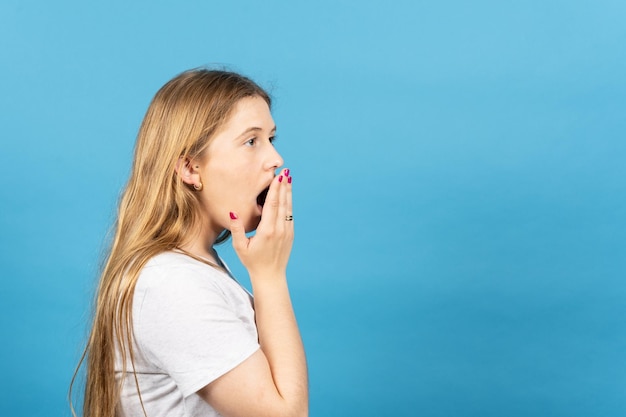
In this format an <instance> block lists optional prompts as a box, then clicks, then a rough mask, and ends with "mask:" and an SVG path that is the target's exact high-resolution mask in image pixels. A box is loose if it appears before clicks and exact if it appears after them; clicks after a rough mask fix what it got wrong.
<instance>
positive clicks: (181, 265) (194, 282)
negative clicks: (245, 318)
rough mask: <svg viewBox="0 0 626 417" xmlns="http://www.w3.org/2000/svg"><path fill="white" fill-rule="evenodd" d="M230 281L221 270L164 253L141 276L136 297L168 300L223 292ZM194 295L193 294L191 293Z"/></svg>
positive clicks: (186, 257)
mask: <svg viewBox="0 0 626 417" xmlns="http://www.w3.org/2000/svg"><path fill="white" fill-rule="evenodd" d="M228 280H231V278H230V277H229V276H228V275H226V273H225V272H224V271H222V270H220V269H217V268H214V267H212V266H210V265H207V264H205V263H202V262H199V261H196V260H195V259H193V258H190V257H188V256H186V255H184V254H182V253H177V252H163V253H161V254H159V255H156V256H154V257H153V258H151V259H150V260H149V261H148V262H147V263H146V265H145V266H144V267H143V268H142V270H141V272H140V273H139V278H138V281H137V285H136V288H135V292H136V294H142V293H151V294H153V295H156V294H161V295H163V296H165V297H167V298H169V297H172V296H177V295H193V294H194V293H197V292H204V291H213V292H215V291H216V290H217V292H222V291H221V290H220V289H221V288H223V286H224V285H228V282H227V281H228ZM190 293H191V294H190Z"/></svg>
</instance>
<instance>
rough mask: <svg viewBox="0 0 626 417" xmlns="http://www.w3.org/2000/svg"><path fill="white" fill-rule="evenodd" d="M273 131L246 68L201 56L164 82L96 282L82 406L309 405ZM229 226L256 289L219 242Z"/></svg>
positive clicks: (257, 408) (255, 411)
mask: <svg viewBox="0 0 626 417" xmlns="http://www.w3.org/2000/svg"><path fill="white" fill-rule="evenodd" d="M275 132H276V126H275V125H274V121H273V120H272V116H271V114H270V98H269V97H268V95H267V93H266V92H265V91H263V90H262V89H261V88H260V87H259V86H257V85H256V84H255V83H254V82H252V81H251V80H249V79H247V78H245V77H242V76H240V75H238V74H234V73H230V72H224V71H211V70H192V71H188V72H185V73H183V74H181V75H179V76H177V77H176V78H174V79H173V80H171V81H170V82H168V83H167V84H166V85H165V86H163V87H162V88H161V90H159V92H158V93H157V94H156V96H155V97H154V99H153V101H152V103H151V104H150V107H149V108H148V111H147V114H146V116H145V118H144V120H143V123H142V125H141V129H140V131H139V134H138V138H137V143H136V148H135V155H134V162H133V168H132V172H131V175H130V179H129V181H128V184H127V186H126V190H125V192H124V194H123V197H122V200H121V202H120V206H119V212H118V218H117V224H116V231H115V236H114V240H113V243H112V247H111V250H110V254H109V256H108V258H107V262H106V265H105V267H104V269H103V272H102V276H101V279H100V285H99V288H98V294H97V301H96V311H95V318H94V323H93V328H92V331H91V335H90V338H89V342H88V346H87V381H86V389H85V402H84V410H83V411H84V416H85V417H100V416H102V417H112V416H115V415H117V416H142V415H146V416H148V417H156V416H218V415H223V416H272V417H277V416H306V415H307V414H308V392H307V371H306V362H305V355H304V349H303V346H302V342H301V338H300V334H299V331H298V326H297V323H296V319H295V316H294V312H293V309H292V306H291V301H290V296H289V291H288V287H287V280H286V272H285V271H286V267H287V261H288V259H289V255H290V252H291V246H292V241H293V212H292V203H291V187H292V178H291V175H290V172H289V170H288V169H282V170H280V171H279V172H278V173H277V170H278V169H279V167H281V166H282V165H283V160H282V159H281V157H280V155H279V154H278V152H277V151H276V150H275V148H274V146H273V144H272V142H273V140H274V135H275ZM255 229H256V233H255V235H254V236H253V237H251V238H248V237H247V236H246V234H245V233H246V232H249V231H252V230H255ZM231 234H232V243H233V247H234V249H235V251H236V252H237V255H238V256H239V258H240V260H241V262H242V263H243V265H244V266H245V267H246V269H247V271H248V273H249V275H250V281H251V283H252V292H253V293H254V302H253V299H252V297H251V296H250V294H249V293H248V292H247V291H246V290H245V289H243V288H242V287H241V286H240V285H239V284H238V283H237V282H236V281H235V280H234V278H233V277H232V276H231V275H230V272H229V271H228V269H227V268H226V267H225V266H224V264H223V263H222V261H221V260H220V258H219V257H218V255H217V253H216V252H215V250H214V249H213V246H214V245H215V244H216V243H220V242H223V241H224V240H226V239H227V238H228V237H229V235H231Z"/></svg>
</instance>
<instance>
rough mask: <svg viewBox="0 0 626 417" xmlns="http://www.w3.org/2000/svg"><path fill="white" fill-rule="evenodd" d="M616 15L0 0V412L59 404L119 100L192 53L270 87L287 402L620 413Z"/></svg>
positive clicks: (112, 195) (102, 218)
mask: <svg viewBox="0 0 626 417" xmlns="http://www.w3.org/2000/svg"><path fill="white" fill-rule="evenodd" d="M625 21H626V3H624V2H623V1H617V0H616V1H611V0H595V1H591V0H589V1H581V0H574V1H556V0H547V1H546V0H544V1H525V2H519V1H518V2H502V1H486V0H477V1H473V2H464V1H458V0H457V1H451V0H449V1H439V2H425V1H395V2H394V1H386V2H382V1H358V2H357V1H353V2H340V1H328V0H321V1H316V2H309V3H304V2H289V1H265V2H253V1H238V2H230V3H229V2H208V1H179V2H173V1H172V2H166V1H135V2H132V1H121V0H116V1H107V2H83V1H67V0H65V1H50V2H48V1H43V0H31V1H17V0H3V1H2V2H1V3H0V51H1V59H2V65H1V67H0V126H1V128H0V134H1V137H2V138H1V144H0V174H1V175H0V186H1V191H0V204H1V217H0V231H1V235H0V248H1V249H2V250H1V251H0V265H1V268H0V273H1V274H2V279H1V281H0V326H1V334H2V341H1V343H0V360H1V361H2V362H1V363H2V366H1V369H2V382H0V384H1V389H0V415H3V416H51V415H59V416H68V415H69V410H68V406H67V402H66V397H65V396H66V391H67V387H68V384H69V380H70V378H71V375H72V373H73V370H74V366H75V364H76V362H77V360H78V358H79V356H80V353H81V349H82V346H83V344H84V341H85V337H86V334H87V328H88V323H89V314H90V303H91V298H92V294H93V290H94V287H95V282H96V276H97V271H98V265H99V262H100V261H101V259H102V256H103V255H102V253H103V249H104V247H105V246H104V243H103V242H104V241H105V236H106V233H107V230H108V229H109V226H110V225H111V223H112V221H113V219H114V213H115V206H116V201H117V198H118V195H119V193H120V190H121V187H122V186H123V184H124V183H125V180H126V177H127V174H128V171H129V166H130V160H131V152H132V147H133V142H134V138H135V134H136V132H137V129H138V127H139V124H140V122H141V119H142V117H143V114H144V112H145V110H146V108H147V106H148V103H149V101H150V99H151V98H152V96H153V95H154V93H155V92H156V91H157V89H158V88H159V87H160V86H161V85H162V84H163V83H165V82H166V81H167V80H168V79H170V78H171V77H173V76H174V75H176V74H177V73H179V72H181V71H183V70H185V69H188V68H193V67H197V66H201V65H212V64H218V65H226V66H228V68H230V69H234V70H238V71H242V72H243V73H245V74H247V75H249V76H251V77H252V78H254V79H255V80H257V81H258V82H259V83H261V84H262V85H264V86H266V87H268V88H269V89H270V90H271V92H272V93H273V96H274V98H275V103H276V105H275V108H274V117H275V120H276V122H277V124H278V127H279V129H278V130H279V138H278V141H277V145H276V146H277V147H278V149H279V150H280V152H281V153H282V154H283V156H284V157H285V160H286V163H287V166H289V167H290V168H291V169H292V172H293V175H294V186H295V187H296V188H295V199H296V200H295V204H296V209H295V216H296V220H297V241H296V245H295V248H294V251H293V255H292V261H291V264H290V283H291V289H292V293H293V298H294V302H295V305H296V310H297V314H298V317H299V321H300V325H301V331H302V334H303V337H304V339H305V343H306V347H307V353H308V360H309V366H310V385H311V415H312V416H383V415H393V416H417V415H419V416H433V417H434V416H530V415H533V416H586V417H587V416H623V415H626V360H625V353H626V335H625V332H624V331H625V330H626V328H625V325H626V306H625V302H624V300H625V296H626V283H625V282H624V275H625V274H624V272H625V271H626V253H625V252H626V250H625V246H626V245H625V243H626V239H625V238H626V233H625V230H626V228H625V226H626V220H625V219H626V216H625V214H626V197H625V196H626V194H625V191H626V189H625V181H624V178H625V174H626V169H625V167H626V164H625V163H624V160H625V157H626V144H625V138H626V117H625V116H626V114H625V113H626V77H625V76H624V75H625V74H626V47H625V45H626V25H625V24H624V22H625ZM229 245H230V244H229V243H227V244H226V245H224V246H223V247H222V249H221V250H220V251H221V253H222V254H223V256H224V257H225V258H226V259H227V261H228V262H229V263H230V265H231V266H232V267H233V269H234V270H235V272H236V273H238V274H239V276H241V277H243V276H244V275H245V272H244V271H243V270H242V269H241V267H239V266H238V264H237V260H236V258H235V257H234V256H233V253H232V250H231V249H230V246H229ZM243 281H244V282H245V279H243Z"/></svg>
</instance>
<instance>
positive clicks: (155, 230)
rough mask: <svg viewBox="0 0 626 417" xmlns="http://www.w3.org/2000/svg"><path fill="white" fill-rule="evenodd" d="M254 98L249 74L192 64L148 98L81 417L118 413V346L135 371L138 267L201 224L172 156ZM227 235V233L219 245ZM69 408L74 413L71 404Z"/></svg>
mask: <svg viewBox="0 0 626 417" xmlns="http://www.w3.org/2000/svg"><path fill="white" fill-rule="evenodd" d="M251 96H259V97H262V98H263V99H265V100H266V102H267V103H268V105H270V104H271V100H270V98H269V96H268V94H267V93H266V92H265V91H264V90H263V89H261V88H260V87H259V86H258V85H257V84H255V83H254V82H253V81H251V80H250V79H248V78H246V77H243V76H241V75H239V74H235V73H232V72H226V71H216V70H207V69H196V70H191V71H187V72H184V73H182V74H180V75H178V76H177V77H175V78H174V79H172V80H171V81H169V82H168V83H167V84H165V85H164V86H163V87H162V88H161V89H160V90H159V91H158V92H157V94H156V95H155V97H154V99H153V100H152V102H151V103H150V106H149V108H148V111H147V113H146V116H145V117H144V119H143V122H142V124H141V128H140V129H139V133H138V135H137V142H136V146H135V153H134V161H133V167H132V171H131V174H130V178H129V180H128V183H127V185H126V189H125V191H124V193H123V195H122V199H121V201H120V204H119V210H118V216H117V222H116V225H115V235H114V238H113V242H112V244H111V249H110V252H109V255H108V257H107V259H106V263H105V265H104V268H103V271H102V274H101V277H100V282H99V286H98V291H97V297H96V300H95V314H94V319H93V326H92V329H91V334H90V336H89V339H88V342H87V347H86V349H85V353H84V354H83V358H81V361H80V363H79V366H80V364H81V363H83V361H84V360H85V361H86V364H87V374H86V384H85V397H84V404H83V415H84V417H113V416H115V412H116V407H117V403H118V400H119V395H120V389H121V385H120V382H116V379H115V370H114V364H115V355H116V353H115V351H116V346H117V348H118V350H119V354H120V356H121V360H122V365H123V366H122V368H123V369H122V371H123V372H126V371H127V370H128V367H127V363H126V362H127V360H126V358H127V355H128V357H129V358H130V361H131V370H130V372H133V373H134V360H133V358H134V355H133V349H132V303H133V294H134V291H135V284H136V282H137V279H138V277H139V272H140V271H141V269H142V268H143V266H144V265H145V264H146V262H147V261H148V260H149V259H150V258H152V257H153V256H155V255H157V254H159V253H161V252H164V251H168V250H172V249H175V248H179V247H180V246H181V245H183V244H184V243H185V242H186V238H187V237H188V236H190V235H191V233H192V231H193V230H195V229H196V228H197V226H198V225H199V222H200V217H199V210H200V206H199V200H198V198H197V192H195V191H194V190H193V189H192V188H190V187H189V186H187V185H185V184H184V183H183V182H182V180H181V179H180V178H179V177H178V175H177V174H176V171H175V166H176V163H177V161H178V160H179V158H181V157H183V158H198V159H201V158H202V157H203V154H204V152H205V150H206V149H207V146H208V144H209V142H210V140H211V138H212V137H213V136H214V134H215V133H216V131H217V130H218V129H219V128H220V127H221V126H222V125H223V124H224V123H225V121H226V120H227V119H228V117H229V116H230V114H231V113H232V111H233V108H234V107H235V105H236V103H237V102H238V101H239V100H241V99H242V98H245V97H251ZM210 180H211V179H210V178H207V179H205V181H210ZM228 236H229V232H228V231H225V232H224V233H222V235H220V237H219V238H218V240H217V243H219V242H222V241H224V240H226V239H227V238H228ZM74 377H76V374H75V375H74ZM135 382H136V383H137V378H136V377H135ZM73 383H74V380H72V384H73ZM139 389H140V387H139V386H138V383H137V390H138V392H139ZM70 397H71V386H70ZM139 398H140V400H141V394H140V392H139ZM70 402H71V398H70ZM142 406H143V404H142ZM144 413H145V410H144ZM72 414H74V415H76V414H75V412H74V409H73V407H72Z"/></svg>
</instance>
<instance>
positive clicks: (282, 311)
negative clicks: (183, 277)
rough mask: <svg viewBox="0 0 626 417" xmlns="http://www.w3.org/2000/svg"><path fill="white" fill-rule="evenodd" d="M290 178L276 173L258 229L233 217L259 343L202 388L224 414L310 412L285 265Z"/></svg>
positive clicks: (289, 240)
mask: <svg viewBox="0 0 626 417" xmlns="http://www.w3.org/2000/svg"><path fill="white" fill-rule="evenodd" d="M287 214H289V215H291V214H292V204H291V183H290V182H288V181H286V180H284V181H282V182H281V181H279V179H278V178H275V179H274V181H273V182H272V185H271V186H270V191H269V193H268V196H267V199H266V203H265V206H264V208H263V218H262V220H261V223H260V224H259V227H258V228H257V233H256V235H255V236H254V237H252V238H250V239H248V238H246V236H245V232H244V228H243V224H241V221H240V220H239V219H233V220H232V221H231V232H232V235H233V246H234V248H235V250H236V251H237V254H238V255H239V258H240V259H241V261H242V263H243V264H244V266H245V267H246V268H247V269H248V272H249V274H250V281H251V282H252V289H253V292H254V299H255V301H254V305H255V313H256V324H257V329H258V333H259V343H260V345H261V349H260V350H258V351H257V352H256V353H255V354H253V355H252V356H251V357H250V358H248V359H247V360H245V361H244V362H243V363H241V364H240V365H239V366H237V367H236V368H234V369H233V370H231V371H230V372H228V373H226V374H224V375H222V376H221V377H220V378H218V379H217V380H215V381H213V382H212V383H210V384H209V385H207V386H206V387H204V388H203V389H201V390H200V391H198V394H200V395H201V396H202V397H203V398H204V399H205V400H206V401H207V402H208V403H209V404H211V405H212V406H213V407H214V408H215V409H216V410H218V411H219V412H220V413H221V414H223V415H224V416H228V417H240V416H241V417H244V416H252V415H254V416H273V417H275V416H278V417H280V416H298V417H299V416H307V415H308V384H307V370H306V359H305V355H304V347H303V345H302V340H301V338H300V332H299V330H298V325H297V323H296V318H295V315H294V312H293V308H292V305H291V298H290V296H289V289H288V286H287V277H286V268H287V261H288V259H289V254H290V252H291V246H292V242H293V222H291V221H285V216H286V215H287Z"/></svg>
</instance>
